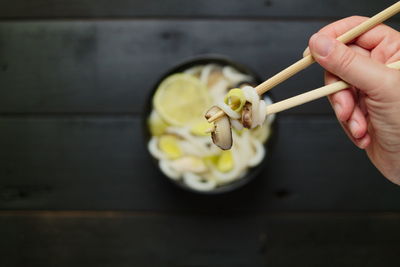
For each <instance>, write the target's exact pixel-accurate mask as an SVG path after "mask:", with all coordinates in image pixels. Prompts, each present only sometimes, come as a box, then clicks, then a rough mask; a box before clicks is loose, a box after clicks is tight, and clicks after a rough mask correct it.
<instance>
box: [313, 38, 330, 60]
mask: <svg viewBox="0 0 400 267" xmlns="http://www.w3.org/2000/svg"><path fill="white" fill-rule="evenodd" d="M313 38H314V40H312V43H313V52H314V53H315V54H317V55H318V56H320V57H326V56H327V55H329V53H330V52H331V51H332V49H333V46H334V45H335V42H334V39H333V38H331V37H329V36H327V35H324V34H316V35H314V37H313Z"/></svg>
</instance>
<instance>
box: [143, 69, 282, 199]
mask: <svg viewBox="0 0 400 267" xmlns="http://www.w3.org/2000/svg"><path fill="white" fill-rule="evenodd" d="M252 83H254V78H253V77H252V76H250V75H248V74H246V73H242V72H240V71H239V70H237V69H236V68H234V67H233V66H231V65H226V64H214V63H213V64H199V65H195V66H193V67H190V68H188V69H185V70H183V71H182V72H180V73H174V74H171V75H169V76H167V77H166V78H165V79H163V80H162V81H161V82H160V83H159V85H158V87H157V90H156V92H155V94H154V96H153V99H152V103H153V107H152V110H151V112H150V115H149V117H148V119H147V124H148V127H149V130H150V133H151V138H150V140H149V142H148V149H149V151H150V153H151V155H152V156H153V157H154V158H156V159H157V160H158V165H159V167H160V169H161V171H162V172H163V173H164V174H165V175H166V176H167V177H169V178H170V179H172V180H174V181H179V182H181V183H183V184H184V185H185V186H187V187H189V188H191V189H193V190H195V191H201V192H205V191H213V190H216V189H217V188H220V187H223V186H226V185H228V184H232V183H234V182H235V181H238V180H240V179H242V178H243V177H245V175H246V174H247V173H248V171H249V170H250V169H251V168H252V167H255V166H257V165H258V164H259V163H260V162H261V161H262V160H263V158H264V157H265V154H266V151H265V146H264V143H265V142H266V141H267V140H268V138H269V137H270V133H271V124H272V122H273V120H274V116H268V117H267V118H266V119H265V121H264V122H263V123H262V124H261V125H259V126H257V127H253V128H251V129H247V128H244V127H243V126H242V125H241V124H240V123H235V122H233V120H228V123H229V130H230V128H231V127H230V126H231V125H230V124H231V123H232V127H233V131H232V132H231V135H232V136H231V137H232V147H231V149H230V150H221V149H220V148H219V147H218V146H216V145H214V144H213V142H212V140H211V138H210V136H211V133H210V132H213V131H214V132H215V128H213V124H212V123H208V122H207V121H206V120H205V119H204V115H205V114H206V112H207V110H208V109H209V107H210V106H212V105H219V104H220V103H221V101H222V100H223V99H224V97H225V95H226V94H227V93H228V92H229V89H231V88H234V87H239V88H240V87H244V86H248V85H250V84H252ZM228 95H229V94H228ZM232 95H233V96H234V95H235V94H232V93H231V96H232ZM264 101H265V102H266V104H270V103H272V101H271V99H270V98H269V97H268V96H266V97H265V98H264ZM242 108H243V107H242Z"/></svg>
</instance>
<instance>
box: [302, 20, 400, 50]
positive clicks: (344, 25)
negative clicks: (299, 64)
mask: <svg viewBox="0 0 400 267" xmlns="http://www.w3.org/2000/svg"><path fill="white" fill-rule="evenodd" d="M366 20H368V17H362V16H352V17H348V18H344V19H341V20H338V21H335V22H333V23H331V24H329V25H327V26H325V27H323V28H322V29H320V30H319V31H318V33H322V34H325V35H328V36H331V37H333V38H337V37H339V36H341V35H342V34H344V33H346V32H348V31H349V30H351V29H353V28H354V27H356V26H358V25H359V24H361V23H363V22H364V21H366ZM398 34H399V33H398V32H397V31H395V30H394V29H392V28H390V27H388V26H386V25H383V24H380V25H377V26H375V27H374V28H372V29H370V30H369V31H367V32H366V33H363V34H362V35H361V36H359V37H357V38H356V39H355V40H354V41H353V43H355V44H357V45H358V46H360V47H362V48H364V49H368V50H371V49H373V48H375V47H376V46H378V45H379V44H380V43H381V42H382V41H383V40H384V39H385V38H386V37H394V38H392V39H395V38H398ZM309 53H310V52H309V49H308V48H307V49H306V51H304V54H303V55H304V56H306V55H308V54H309Z"/></svg>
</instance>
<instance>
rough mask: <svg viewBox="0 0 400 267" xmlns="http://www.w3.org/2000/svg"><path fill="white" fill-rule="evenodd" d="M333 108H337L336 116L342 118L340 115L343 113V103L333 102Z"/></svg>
mask: <svg viewBox="0 0 400 267" xmlns="http://www.w3.org/2000/svg"><path fill="white" fill-rule="evenodd" d="M333 109H334V110H335V113H336V117H338V118H340V115H341V114H342V105H340V104H339V103H335V104H333Z"/></svg>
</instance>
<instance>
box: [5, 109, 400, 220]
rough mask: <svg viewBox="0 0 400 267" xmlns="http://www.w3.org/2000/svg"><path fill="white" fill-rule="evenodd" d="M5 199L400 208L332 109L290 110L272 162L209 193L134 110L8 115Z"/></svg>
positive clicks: (139, 206)
mask: <svg viewBox="0 0 400 267" xmlns="http://www.w3.org/2000/svg"><path fill="white" fill-rule="evenodd" d="M0 125H1V131H0V147H1V150H0V166H1V168H0V177H1V179H0V209H8V210H12V209H46V210H48V209H50V210H66V209H67V210H68V209H77V210H91V209H94V210H104V209H105V210H110V209H118V210H141V211H214V212H218V211H220V210H225V211H304V210H309V211H315V210H331V211H399V210H400V206H399V204H398V203H400V202H399V201H400V194H399V190H400V188H399V187H398V186H395V185H393V184H391V183H390V182H388V181H387V180H386V179H384V178H383V177H382V176H381V175H380V174H379V173H378V171H376V170H375V168H374V167H373V166H372V165H371V163H370V162H369V161H368V159H367V157H366V156H365V154H364V152H363V151H361V150H358V149H357V148H355V147H354V146H353V145H352V144H351V143H350V142H349V141H348V140H347V138H346V137H345V134H344V133H342V131H341V129H340V127H339V126H338V124H337V122H336V121H335V119H334V118H332V117H310V116H308V117H307V116H304V117H303V116H282V117H281V120H280V123H279V128H278V129H277V132H278V134H277V138H276V143H275V148H274V150H273V151H271V153H270V156H269V162H268V163H267V165H266V166H265V171H264V172H263V173H262V174H261V175H260V177H258V178H257V179H256V180H255V181H253V182H252V183H251V184H249V185H248V186H246V187H244V188H242V189H241V190H238V191H236V192H233V193H230V194H225V195H220V196H214V197H210V196H209V197H206V196H200V195H195V194H192V193H187V192H184V191H183V190H181V189H179V188H175V186H173V185H172V184H170V183H169V181H168V180H167V179H166V178H164V177H163V176H162V175H161V173H160V172H159V171H158V169H157V167H155V165H154V164H153V162H152V161H151V158H150V156H149V154H148V152H147V150H146V148H145V145H144V143H143V138H142V134H141V131H142V129H141V124H140V120H139V119H138V118H136V117H130V116H126V117H124V116H121V117H79V116H77V117H73V118H70V117H65V118H62V117H61V118H60V117H51V116H50V117H42V118H29V117H27V118H17V117H16V118H11V117H10V118H2V119H1V120H0Z"/></svg>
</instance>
